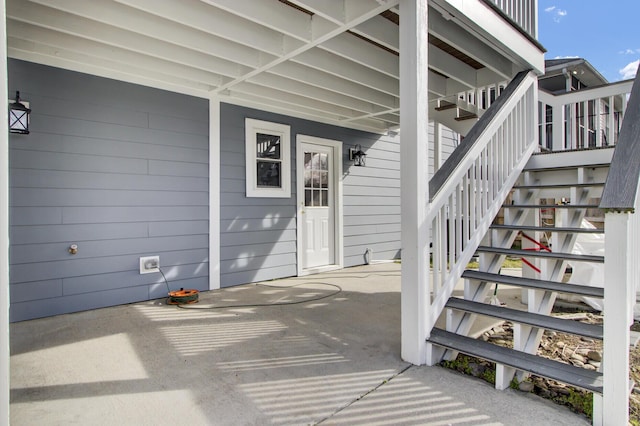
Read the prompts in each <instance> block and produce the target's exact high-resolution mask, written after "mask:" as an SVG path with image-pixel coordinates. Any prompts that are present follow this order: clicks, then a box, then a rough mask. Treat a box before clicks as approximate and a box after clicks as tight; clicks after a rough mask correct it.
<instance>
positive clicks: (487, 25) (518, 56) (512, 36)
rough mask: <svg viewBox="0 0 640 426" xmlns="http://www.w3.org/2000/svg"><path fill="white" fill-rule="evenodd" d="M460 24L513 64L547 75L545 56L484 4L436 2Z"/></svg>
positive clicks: (453, 0)
mask: <svg viewBox="0 0 640 426" xmlns="http://www.w3.org/2000/svg"><path fill="white" fill-rule="evenodd" d="M434 1H436V2H437V3H438V4H439V5H440V6H441V7H443V8H444V9H445V10H447V11H448V12H449V13H450V14H451V15H452V16H453V17H454V19H456V20H459V21H460V23H462V24H464V25H465V26H467V27H468V28H470V29H474V30H476V31H478V33H479V34H480V35H482V36H483V37H485V38H486V40H487V42H488V43H489V44H490V45H491V46H494V47H495V48H496V49H498V50H502V51H503V53H505V54H506V55H507V56H508V57H509V58H510V59H511V60H512V61H514V62H515V63H518V64H520V65H521V66H523V67H526V68H532V69H533V70H534V72H536V73H537V74H540V75H542V74H544V53H543V52H542V51H540V49H538V47H537V46H535V45H534V44H533V43H531V41H530V40H529V39H528V38H527V37H525V36H524V35H523V34H522V33H521V32H520V31H518V30H517V29H516V28H514V27H513V26H512V25H511V24H510V23H509V22H507V21H506V20H505V19H503V18H502V17H500V16H498V15H497V14H496V12H494V11H493V10H492V9H491V8H490V7H489V6H487V5H486V4H484V3H483V2H482V1H481V0H434Z"/></svg>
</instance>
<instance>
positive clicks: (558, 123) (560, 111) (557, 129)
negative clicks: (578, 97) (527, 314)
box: [551, 105, 566, 152]
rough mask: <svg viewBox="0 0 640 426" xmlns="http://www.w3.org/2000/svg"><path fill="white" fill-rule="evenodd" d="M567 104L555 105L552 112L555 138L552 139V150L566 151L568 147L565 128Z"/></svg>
mask: <svg viewBox="0 0 640 426" xmlns="http://www.w3.org/2000/svg"><path fill="white" fill-rule="evenodd" d="M565 109H566V108H565V106H563V105H553V111H552V112H551V114H552V115H551V122H552V127H553V129H552V133H553V136H552V137H553V139H552V140H551V150H552V151H554V152H555V151H564V150H565V149H566V148H565V146H566V142H565V135H566V133H565V129H564V118H565Z"/></svg>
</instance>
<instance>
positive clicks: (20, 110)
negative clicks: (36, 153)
mask: <svg viewBox="0 0 640 426" xmlns="http://www.w3.org/2000/svg"><path fill="white" fill-rule="evenodd" d="M30 115H31V109H29V107H27V106H26V105H24V104H23V103H22V102H20V92H16V99H15V101H14V102H13V103H10V104H9V131H10V132H11V133H19V134H22V135H28V134H29V120H30V117H29V116H30Z"/></svg>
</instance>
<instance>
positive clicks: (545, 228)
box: [491, 224, 604, 234]
mask: <svg viewBox="0 0 640 426" xmlns="http://www.w3.org/2000/svg"><path fill="white" fill-rule="evenodd" d="M491 229H510V230H520V231H534V232H537V231H540V232H573V233H581V234H604V229H598V228H566V227H554V226H531V225H504V224H502V225H497V224H496V225H491Z"/></svg>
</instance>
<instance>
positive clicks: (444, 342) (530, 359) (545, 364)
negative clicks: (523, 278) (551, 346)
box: [427, 328, 603, 394]
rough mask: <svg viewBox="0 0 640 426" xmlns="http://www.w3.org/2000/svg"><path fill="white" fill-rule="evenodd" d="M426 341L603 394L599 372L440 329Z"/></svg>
mask: <svg viewBox="0 0 640 426" xmlns="http://www.w3.org/2000/svg"><path fill="white" fill-rule="evenodd" d="M427 341H428V342H430V343H433V344H435V345H438V346H442V347H445V348H448V349H453V350H456V351H460V352H463V353H465V354H468V355H471V356H475V357H479V358H483V359H486V360H490V361H493V362H496V363H499V364H504V365H507V366H509V367H513V368H516V369H518V370H523V371H527V372H530V373H532V374H535V375H538V376H542V377H546V378H548V379H553V380H557V381H559V382H562V383H567V384H570V385H572V386H576V387H578V388H582V389H586V390H588V391H591V392H595V393H599V394H601V393H602V387H603V382H602V373H599V372H597V371H592V370H586V369H584V368H580V367H575V366H573V365H569V364H562V363H560V362H557V361H552V360H550V359H547V358H542V357H539V356H536V355H532V354H528V353H526V352H521V351H517V350H514V349H509V348H505V347H502V346H498V345H494V344H492V343H487V342H483V341H481V340H477V339H472V338H470V337H466V336H462V335H459V334H455V333H450V332H448V331H444V330H440V329H438V328H434V329H433V330H431V336H430V337H429V338H428V339H427Z"/></svg>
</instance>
